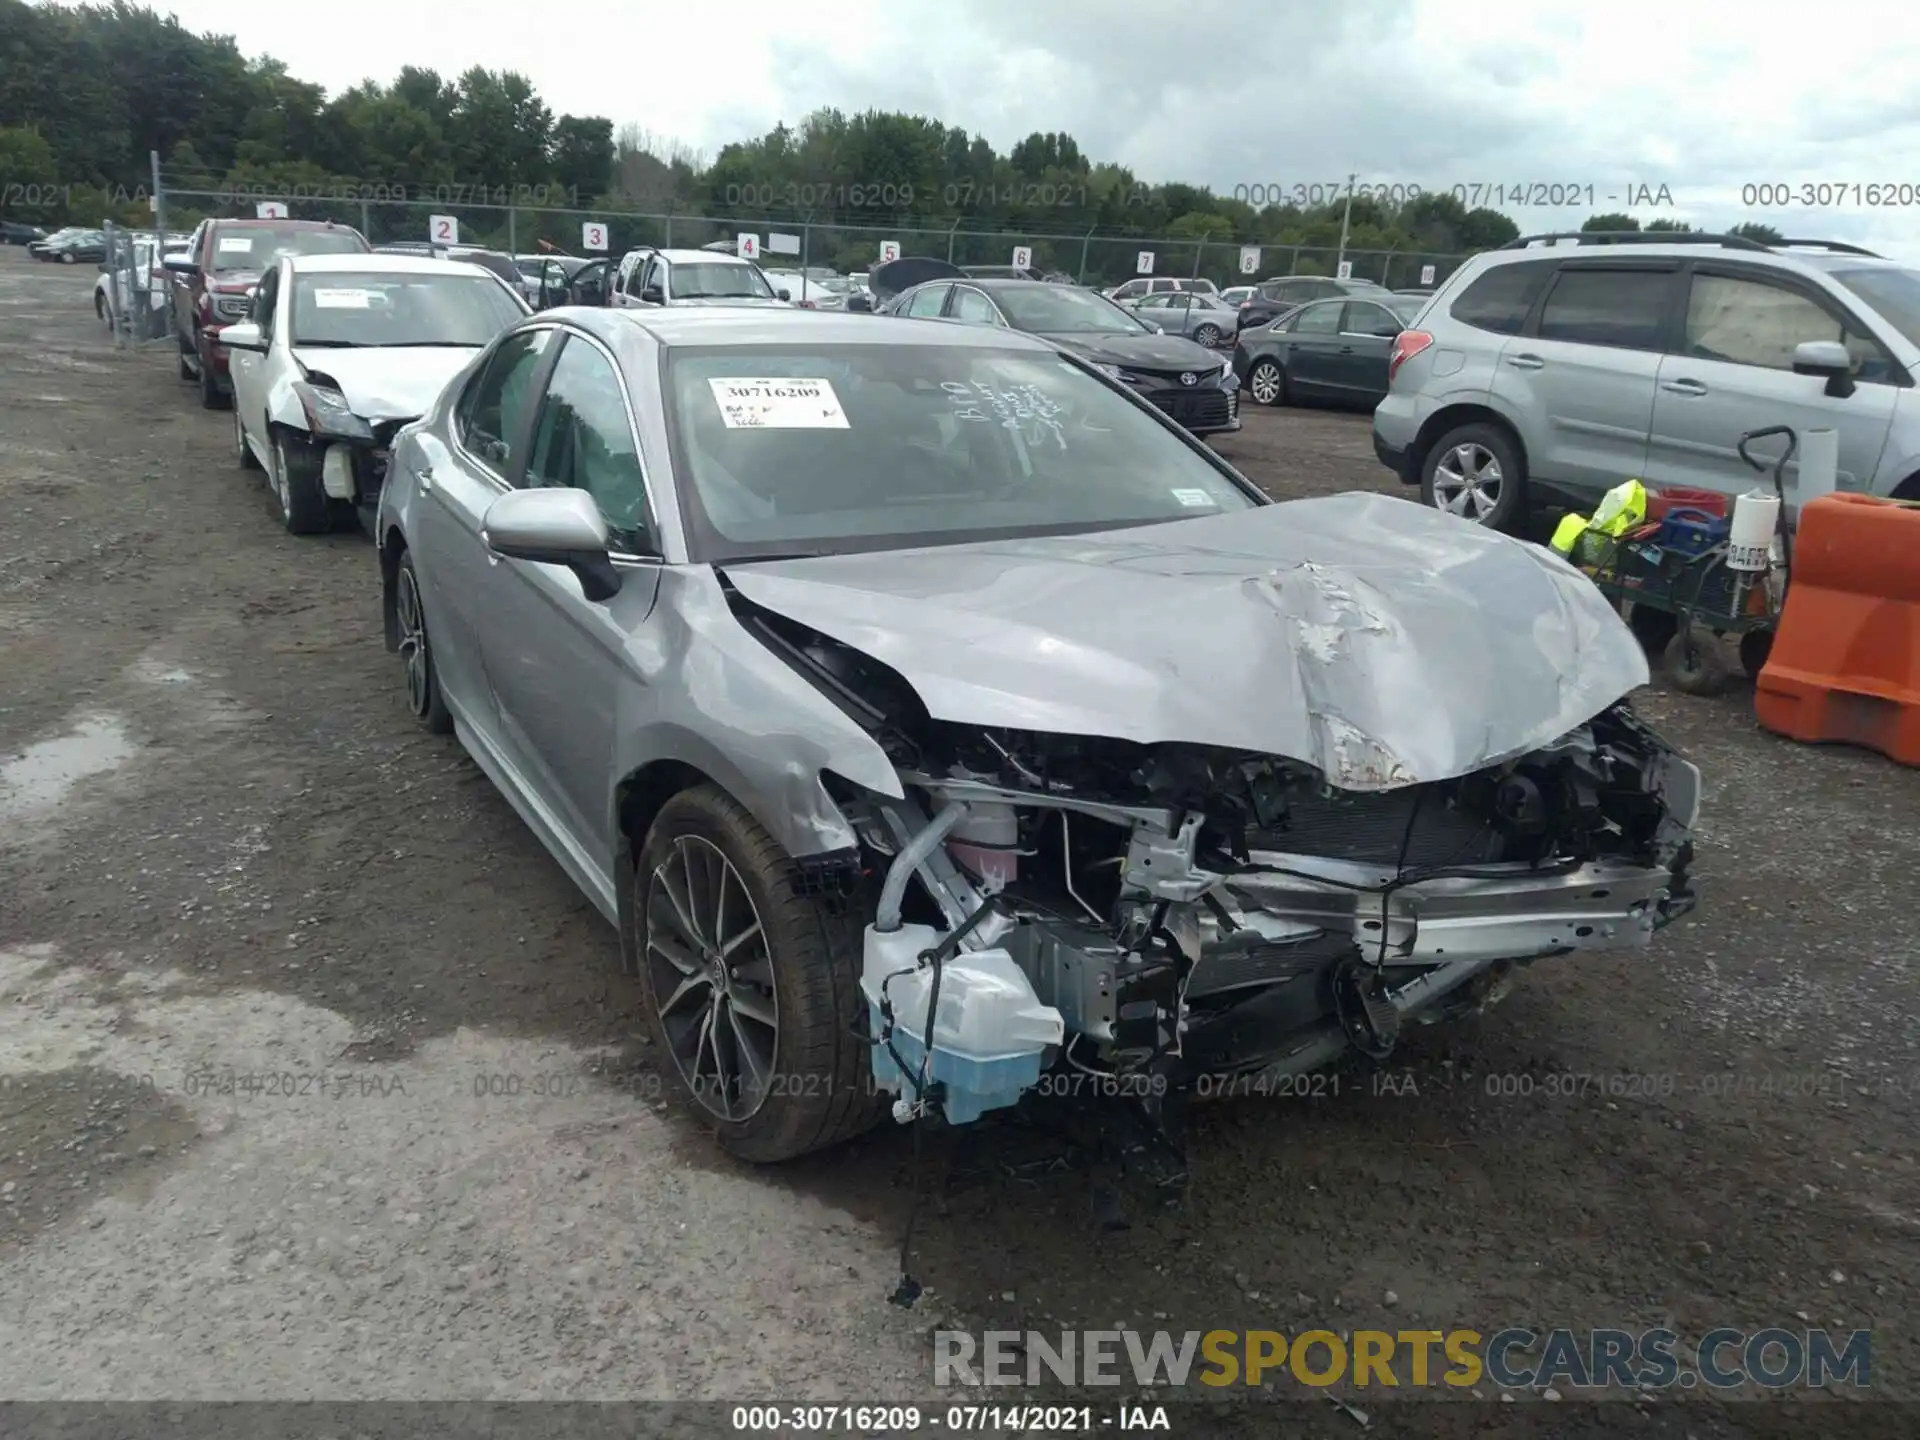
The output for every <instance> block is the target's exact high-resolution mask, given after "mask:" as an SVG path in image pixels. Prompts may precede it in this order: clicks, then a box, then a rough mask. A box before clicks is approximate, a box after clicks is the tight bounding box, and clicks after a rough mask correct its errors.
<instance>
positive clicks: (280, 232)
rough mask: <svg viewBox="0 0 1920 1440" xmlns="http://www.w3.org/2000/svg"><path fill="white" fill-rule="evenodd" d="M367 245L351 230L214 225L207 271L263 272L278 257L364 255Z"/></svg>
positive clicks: (216, 272) (254, 224) (257, 225)
mask: <svg viewBox="0 0 1920 1440" xmlns="http://www.w3.org/2000/svg"><path fill="white" fill-rule="evenodd" d="M366 253H368V246H367V242H366V241H365V240H363V239H361V238H360V235H359V233H358V232H357V231H353V230H345V229H341V230H305V229H299V228H295V227H282V226H278V225H261V224H258V223H253V224H247V225H239V226H236V225H216V226H215V227H214V228H213V246H212V254H211V256H210V257H209V259H210V264H209V266H208V268H209V269H210V270H212V271H213V272H214V273H215V274H222V273H232V272H235V271H242V270H265V269H266V268H268V267H269V266H270V265H272V264H273V263H274V261H276V260H278V259H279V258H280V257H281V256H282V255H364V254H366Z"/></svg>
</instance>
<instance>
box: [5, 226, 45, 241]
mask: <svg viewBox="0 0 1920 1440" xmlns="http://www.w3.org/2000/svg"><path fill="white" fill-rule="evenodd" d="M46 238H47V232H46V231H44V230H42V229H41V228H40V227H39V226H38V225H28V224H25V223H23V222H21V221H18V220H0V245H32V244H35V243H36V242H38V241H41V240H44V239H46Z"/></svg>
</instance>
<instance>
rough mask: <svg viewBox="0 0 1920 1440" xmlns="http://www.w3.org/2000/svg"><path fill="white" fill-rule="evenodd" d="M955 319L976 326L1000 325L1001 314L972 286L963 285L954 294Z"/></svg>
mask: <svg viewBox="0 0 1920 1440" xmlns="http://www.w3.org/2000/svg"><path fill="white" fill-rule="evenodd" d="M953 318H954V319H956V320H966V321H970V322H971V323H973V324H975V325H998V324H999V323H1000V312H999V311H997V310H995V309H994V308H993V302H992V301H991V300H989V299H987V297H986V296H985V295H983V294H981V293H980V292H979V291H978V290H975V289H974V288H973V287H972V286H970V285H962V286H960V287H958V288H957V289H956V290H955V291H954V292H953Z"/></svg>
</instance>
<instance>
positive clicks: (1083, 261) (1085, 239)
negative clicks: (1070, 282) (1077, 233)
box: [1074, 224, 1100, 285]
mask: <svg viewBox="0 0 1920 1440" xmlns="http://www.w3.org/2000/svg"><path fill="white" fill-rule="evenodd" d="M1099 228H1100V227H1099V226H1098V225H1097V224H1095V225H1091V226H1089V227H1088V228H1087V233H1086V234H1085V235H1083V236H1082V237H1081V238H1080V273H1079V274H1078V275H1076V276H1075V277H1074V284H1076V285H1084V284H1086V283H1087V248H1088V247H1089V246H1090V245H1092V244H1093V232H1094V231H1095V230H1097V229H1099Z"/></svg>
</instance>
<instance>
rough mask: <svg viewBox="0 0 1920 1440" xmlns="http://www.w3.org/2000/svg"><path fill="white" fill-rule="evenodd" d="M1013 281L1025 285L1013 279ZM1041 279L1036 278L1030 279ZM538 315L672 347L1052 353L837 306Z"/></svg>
mask: <svg viewBox="0 0 1920 1440" xmlns="http://www.w3.org/2000/svg"><path fill="white" fill-rule="evenodd" d="M1010 283H1013V284H1020V283H1022V282H1019V281H1014V282H1010ZM1034 283H1039V282H1034ZM541 317H542V318H543V319H556V320H558V319H563V320H566V321H568V322H569V323H571V324H573V325H576V326H578V327H579V328H580V329H582V330H585V331H586V332H587V333H588V334H591V335H595V336H598V337H599V338H600V339H602V340H605V341H607V342H608V343H610V344H612V343H618V342H619V341H620V340H621V339H622V338H623V337H626V336H629V335H631V334H632V332H633V331H634V330H636V329H638V330H644V331H645V332H646V333H647V334H649V335H651V336H652V337H653V338H654V340H655V341H657V342H658V343H659V344H661V345H663V346H665V347H667V348H668V349H672V348H674V347H675V346H681V345H720V346H731V345H780V344H794V345H805V344H809V343H812V344H819V345H901V346H916V345H928V346H946V347H949V348H956V347H957V348H962V349H976V350H1008V349H1013V350H1033V351H1035V352H1046V351H1051V350H1052V349H1053V347H1052V346H1051V345H1049V344H1047V342H1046V341H1044V340H1038V339H1035V338H1033V337H1031V336H1028V335H1025V334H1022V333H1021V332H1020V331H1017V330H1002V329H999V328H997V327H987V326H977V325H955V324H952V323H951V322H949V321H945V320H909V319H905V318H894V319H888V320H885V321H877V320H875V319H874V317H873V316H871V315H860V314H853V315H849V314H843V313H841V312H840V311H837V310H775V309H761V308H758V307H753V308H738V309H729V308H726V307H715V308H712V309H708V308H705V307H697V306H688V307H685V308H680V309H674V308H667V309H658V310H609V309H606V308H604V307H601V306H597V305H569V306H564V307H562V308H559V309H555V310H546V311H542V312H541Z"/></svg>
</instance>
